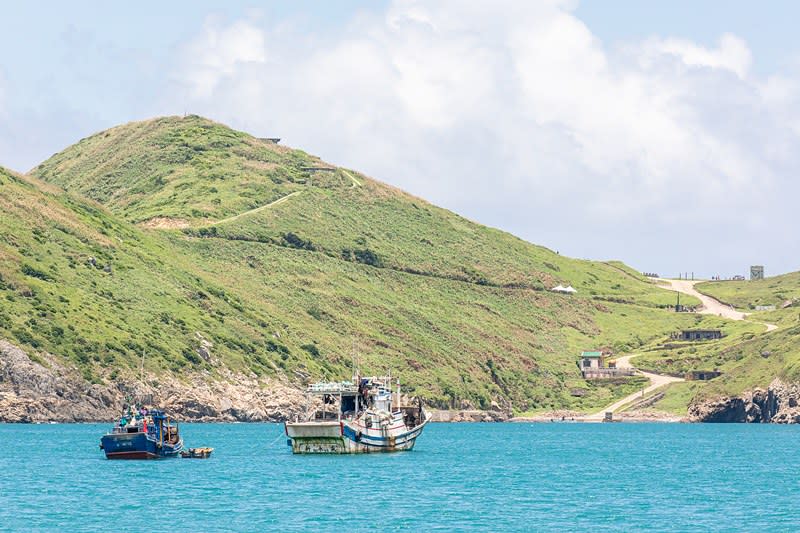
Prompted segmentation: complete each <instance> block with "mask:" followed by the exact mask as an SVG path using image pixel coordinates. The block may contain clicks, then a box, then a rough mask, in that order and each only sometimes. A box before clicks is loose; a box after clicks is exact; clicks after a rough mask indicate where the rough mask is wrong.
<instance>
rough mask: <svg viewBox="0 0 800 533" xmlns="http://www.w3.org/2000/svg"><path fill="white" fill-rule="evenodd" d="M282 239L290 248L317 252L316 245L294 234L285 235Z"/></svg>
mask: <svg viewBox="0 0 800 533" xmlns="http://www.w3.org/2000/svg"><path fill="white" fill-rule="evenodd" d="M281 237H282V238H283V242H284V243H285V244H286V246H289V247H290V248H297V249H298V250H316V248H315V247H314V244H313V243H312V242H311V241H310V240H309V241H307V240H305V239H303V238H302V237H298V236H297V235H295V234H294V233H292V232H289V233H284V234H283V235H281Z"/></svg>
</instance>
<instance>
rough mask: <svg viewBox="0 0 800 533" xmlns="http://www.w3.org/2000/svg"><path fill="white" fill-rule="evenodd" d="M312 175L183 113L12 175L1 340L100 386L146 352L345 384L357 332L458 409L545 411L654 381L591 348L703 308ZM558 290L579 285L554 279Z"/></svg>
mask: <svg viewBox="0 0 800 533" xmlns="http://www.w3.org/2000/svg"><path fill="white" fill-rule="evenodd" d="M311 166H317V167H320V166H326V167H327V166H328V165H326V164H324V163H322V162H320V161H319V160H317V159H316V158H314V157H312V156H309V155H307V154H305V153H303V152H300V151H297V150H290V149H287V148H283V147H280V146H276V145H273V144H269V143H267V142H265V141H261V140H258V139H255V138H252V137H250V136H248V135H246V134H244V133H240V132H235V131H232V130H230V129H228V128H226V127H224V126H221V125H219V124H216V123H213V122H210V121H208V120H205V119H201V118H199V117H186V118H174V117H173V118H164V119H156V120H151V121H146V122H141V123H134V124H129V125H125V126H120V127H118V128H114V129H112V130H109V131H108V132H103V133H99V134H97V135H94V136H92V137H90V138H88V139H84V140H83V141H81V142H79V143H78V144H76V145H74V146H72V147H70V148H68V149H67V150H65V151H64V152H62V153H60V154H58V155H56V156H54V157H53V158H51V159H50V160H48V161H46V162H45V163H43V164H42V165H40V166H39V167H37V168H36V169H35V171H34V175H35V176H36V177H20V176H16V175H13V174H11V173H9V172H5V171H3V172H2V174H1V175H0V176H1V177H0V179H2V187H0V205H1V206H2V207H3V210H4V216H3V217H1V218H0V234H1V235H2V237H0V275H2V282H0V302H2V305H0V337H2V338H9V339H10V340H12V341H13V342H16V343H18V344H21V345H23V346H25V347H27V348H29V349H33V351H34V353H35V351H36V350H46V351H48V352H50V353H53V354H55V355H57V356H59V357H61V358H63V359H64V360H65V361H67V362H69V363H71V364H73V365H75V366H77V367H78V368H79V369H80V370H81V371H82V372H83V374H84V375H85V376H86V377H87V379H90V380H92V381H96V382H99V381H108V380H113V379H119V378H120V377H122V376H125V375H130V374H133V373H135V372H136V371H137V368H138V365H139V364H140V361H141V356H142V355H143V354H146V358H145V365H146V366H147V368H148V369H149V370H151V371H153V372H170V373H173V374H176V375H186V373H187V372H189V371H191V372H196V373H201V374H205V375H207V377H208V379H219V378H220V377H222V376H223V375H224V373H225V371H226V369H231V370H234V371H238V372H244V373H255V374H267V375H276V376H286V377H287V378H288V379H289V380H291V381H293V382H295V383H298V384H300V383H302V382H303V380H305V379H307V378H312V379H317V378H323V377H330V378H337V379H338V378H341V377H343V376H346V375H347V374H348V371H349V366H350V361H351V353H352V350H353V345H354V344H355V345H356V347H357V349H358V351H359V353H360V354H361V355H360V359H361V365H362V367H363V368H364V369H365V370H368V371H371V372H372V371H374V372H378V371H381V370H384V369H391V370H392V372H393V373H399V374H400V375H401V376H402V378H403V380H404V381H405V382H406V384H407V386H409V387H410V388H411V390H412V391H415V392H417V393H419V394H420V395H422V396H423V397H425V398H427V399H428V400H431V401H433V402H436V403H437V404H438V405H459V404H460V403H461V401H462V400H469V401H470V402H471V403H472V404H473V405H476V406H481V407H486V406H488V405H489V404H490V402H491V401H501V402H502V401H504V400H508V401H511V402H513V404H514V406H515V408H516V409H517V410H520V411H527V410H538V409H546V408H553V407H570V408H585V409H589V408H594V407H601V406H602V405H605V404H606V403H608V402H610V401H611V400H612V399H613V398H615V397H619V396H621V395H622V394H624V393H626V392H628V391H630V390H633V389H635V388H636V387H638V383H636V382H635V381H632V382H624V381H623V382H620V383H615V384H608V383H604V384H597V383H587V382H586V381H584V380H582V379H580V374H579V372H578V368H577V365H576V357H577V354H578V353H579V352H580V350H582V349H589V348H597V347H611V348H613V349H614V350H615V351H617V352H618V353H624V352H628V351H631V350H635V349H639V348H640V347H642V346H644V345H647V344H648V343H650V342H653V341H659V340H663V339H664V338H665V337H666V336H667V335H668V333H669V332H671V331H673V330H674V329H678V328H680V327H688V326H689V325H691V324H693V323H694V321H695V318H694V317H691V316H688V315H682V314H681V315H676V314H674V313H670V312H668V311H666V310H665V309H662V308H660V307H659V306H664V305H668V304H671V303H673V299H674V297H673V295H672V294H671V293H669V292H667V291H663V290H662V289H659V288H657V287H655V286H654V285H653V284H651V283H650V282H649V281H647V280H645V279H644V278H642V277H641V276H639V275H638V274H637V273H636V272H634V271H632V270H631V269H629V268H628V267H626V266H625V265H622V264H620V263H601V262H591V261H580V260H574V259H570V258H566V257H562V256H560V255H558V254H555V253H553V252H552V251H550V250H547V249H545V248H542V247H539V246H535V245H531V244H529V243H525V242H524V241H521V240H520V239H517V238H515V237H513V236H511V235H509V234H507V233H504V232H501V231H497V230H493V229H490V228H486V227H483V226H480V225H478V224H475V223H473V222H470V221H468V220H466V219H463V218H462V217H459V216H457V215H455V214H453V213H450V212H448V211H446V210H443V209H439V208H436V207H434V206H432V205H430V204H428V203H426V202H424V201H423V200H420V199H418V198H415V197H413V196H410V195H408V194H406V193H403V192H401V191H398V190H396V189H394V188H392V187H389V186H386V185H384V184H381V183H379V182H376V181H374V180H371V179H369V178H367V177H365V176H363V175H361V174H358V173H356V172H353V171H348V170H345V169H335V170H333V171H330V172H329V171H309V170H306V169H307V167H311ZM39 178H41V179H42V180H46V181H47V182H49V183H50V184H46V183H43V182H42V181H40V179H39ZM61 187H63V188H65V189H67V191H68V192H66V193H65V192H64V191H63V190H62V189H61ZM282 199H283V200H282ZM557 283H570V284H572V285H573V286H575V287H576V288H577V289H578V291H579V292H578V294H577V295H575V296H572V297H570V296H564V295H559V294H553V293H551V292H549V291H546V290H542V289H546V288H549V287H551V286H552V285H555V284H557ZM207 342H210V343H212V344H213V346H211V348H210V354H208V353H207V351H206V350H205V349H203V346H208V345H207Z"/></svg>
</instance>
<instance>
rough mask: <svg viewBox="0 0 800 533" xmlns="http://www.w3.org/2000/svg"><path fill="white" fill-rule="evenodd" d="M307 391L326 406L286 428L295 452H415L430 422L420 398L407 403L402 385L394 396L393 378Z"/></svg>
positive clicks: (334, 384) (319, 385)
mask: <svg viewBox="0 0 800 533" xmlns="http://www.w3.org/2000/svg"><path fill="white" fill-rule="evenodd" d="M306 392H307V394H308V395H309V396H310V397H316V398H318V399H321V400H322V408H321V409H314V410H313V412H312V413H311V415H310V416H308V417H307V418H306V420H304V421H295V422H287V423H286V424H285V425H284V427H285V431H286V436H287V437H288V438H289V439H288V444H290V445H291V447H292V452H293V453H299V454H303V453H373V452H397V451H409V450H411V449H413V448H414V444H415V443H416V440H417V437H419V436H420V435H421V434H422V430H423V429H424V428H425V425H426V424H427V423H428V422H429V421H430V414H429V413H427V412H425V410H424V409H423V407H422V402H421V401H420V400H417V405H416V406H412V405H401V403H402V395H401V394H400V385H399V383H397V391H396V393H393V392H392V390H391V377H369V378H358V377H355V378H354V379H353V381H343V382H331V383H315V384H313V385H310V386H309V387H308V389H307V391H306ZM329 405H330V406H332V407H331V409H330V410H329V409H328V406H329Z"/></svg>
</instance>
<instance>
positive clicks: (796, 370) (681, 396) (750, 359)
mask: <svg viewBox="0 0 800 533" xmlns="http://www.w3.org/2000/svg"><path fill="white" fill-rule="evenodd" d="M696 288H697V289H698V290H699V291H701V292H703V293H705V294H708V295H710V296H713V297H714V298H717V299H718V300H721V301H723V302H726V303H729V304H731V305H734V306H735V307H737V308H738V309H741V310H743V311H746V312H749V313H750V314H749V316H748V319H747V321H744V322H723V321H720V323H719V324H717V327H720V328H721V329H723V331H724V332H725V333H726V334H727V335H728V336H727V337H726V338H724V339H722V340H720V341H713V342H704V343H684V344H682V345H681V344H678V345H676V346H674V347H673V348H672V349H668V350H651V351H649V352H648V353H647V354H645V355H644V356H643V357H641V358H640V359H638V362H639V364H641V365H642V366H643V367H646V368H651V369H654V370H657V371H662V372H670V373H676V374H683V373H685V372H687V371H689V370H719V371H720V372H722V373H723V374H722V375H721V376H720V377H718V378H715V379H714V380H713V381H711V382H708V383H699V382H696V383H691V384H682V385H678V386H673V387H672V388H671V389H670V391H669V392H668V394H667V397H666V398H665V399H664V401H663V402H661V403H660V404H657V406H660V407H663V408H665V409H670V407H674V408H677V409H680V408H682V407H683V408H685V406H686V405H687V404H688V403H689V402H691V401H693V400H695V399H702V398H712V397H716V396H720V395H722V396H735V395H740V394H742V393H743V392H745V391H747V390H751V389H753V388H756V387H760V388H766V387H767V386H768V385H769V384H770V382H772V380H773V379H775V378H776V377H779V378H782V379H784V380H786V381H798V380H800V309H798V305H799V304H800V273H797V272H793V273H790V274H784V275H782V276H776V277H772V278H766V279H763V280H759V281H720V282H705V283H700V284H698V285H696ZM787 302H788V305H787V306H786V307H783V305H784V304H785V303H787ZM759 305H774V306H776V310H774V311H753V310H754V309H755V307H756V306H759ZM766 323H769V324H776V325H777V326H778V329H777V330H776V331H773V332H769V333H767V332H765V324H766ZM706 325H711V326H713V325H714V324H713V321H712V320H706Z"/></svg>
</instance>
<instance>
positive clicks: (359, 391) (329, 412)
mask: <svg viewBox="0 0 800 533" xmlns="http://www.w3.org/2000/svg"><path fill="white" fill-rule="evenodd" d="M391 386H392V378H391V377H389V376H376V377H362V378H356V379H354V380H353V381H341V382H321V383H312V384H311V385H309V386H308V388H307V389H306V393H307V394H308V395H309V396H310V397H317V398H319V399H320V400H321V401H322V408H321V409H320V408H318V409H316V411H315V412H314V414H313V416H312V417H311V419H312V420H314V421H317V422H323V421H341V420H342V419H350V418H355V417H357V416H358V415H359V414H360V413H362V412H363V411H366V410H367V409H372V410H375V411H383V412H386V413H395V412H398V411H399V412H402V413H403V418H404V419H405V421H406V424H407V425H408V426H409V427H414V426H416V425H417V424H419V423H421V422H422V406H421V405H419V406H408V405H402V397H401V394H400V382H399V381H397V382H396V386H397V388H396V390H395V391H392V388H391Z"/></svg>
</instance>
